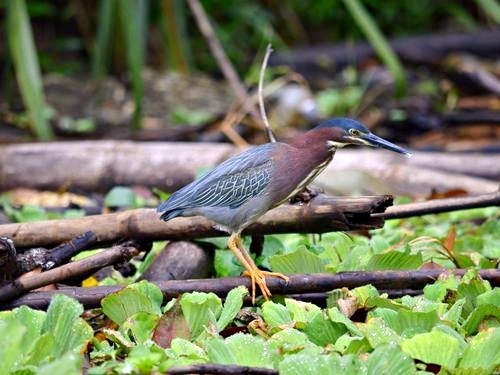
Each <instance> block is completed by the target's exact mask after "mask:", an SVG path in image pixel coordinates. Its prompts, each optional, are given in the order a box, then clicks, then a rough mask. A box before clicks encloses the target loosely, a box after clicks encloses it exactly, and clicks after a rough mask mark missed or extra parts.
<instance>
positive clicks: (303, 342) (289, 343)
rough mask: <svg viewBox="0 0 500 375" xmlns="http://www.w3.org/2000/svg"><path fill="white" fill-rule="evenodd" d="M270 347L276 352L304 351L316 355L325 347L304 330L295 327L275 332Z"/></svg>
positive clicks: (282, 353) (270, 340) (269, 342)
mask: <svg viewBox="0 0 500 375" xmlns="http://www.w3.org/2000/svg"><path fill="white" fill-rule="evenodd" d="M268 344H269V349H270V350H271V351H272V352H274V353H280V354H281V355H284V354H291V353H299V352H302V353H304V354H309V355H316V354H320V353H322V352H323V348H322V347H321V346H318V345H316V344H314V343H312V342H311V341H310V340H309V338H308V337H307V335H306V334H305V333H304V332H301V331H299V330H297V329H295V328H285V329H283V330H281V331H278V332H276V333H275V334H273V335H272V336H271V337H270V339H269V341H268Z"/></svg>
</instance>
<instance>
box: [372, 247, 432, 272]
mask: <svg viewBox="0 0 500 375" xmlns="http://www.w3.org/2000/svg"><path fill="white" fill-rule="evenodd" d="M422 263H423V260H422V255H421V254H420V253H418V254H413V255H412V254H408V253H402V252H400V251H389V252H387V253H384V254H374V255H372V257H371V258H370V260H369V261H368V264H367V265H366V269H368V270H372V271H379V270H412V269H416V268H419V267H420V266H421V265H422Z"/></svg>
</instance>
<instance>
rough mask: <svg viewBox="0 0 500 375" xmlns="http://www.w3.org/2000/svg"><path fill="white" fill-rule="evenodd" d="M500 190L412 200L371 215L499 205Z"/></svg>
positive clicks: (399, 216)
mask: <svg viewBox="0 0 500 375" xmlns="http://www.w3.org/2000/svg"><path fill="white" fill-rule="evenodd" d="M499 206H500V191H496V192H493V193H489V194H481V195H475V196H470V197H459V198H443V199H433V200H430V201H425V202H414V203H408V204H401V205H398V206H392V207H388V208H387V210H386V211H385V212H377V213H372V214H371V216H372V217H380V218H383V219H385V220H389V219H402V218H406V217H413V216H421V215H428V214H438V213H443V212H451V211H457V210H465V209H470V208H483V207H499Z"/></svg>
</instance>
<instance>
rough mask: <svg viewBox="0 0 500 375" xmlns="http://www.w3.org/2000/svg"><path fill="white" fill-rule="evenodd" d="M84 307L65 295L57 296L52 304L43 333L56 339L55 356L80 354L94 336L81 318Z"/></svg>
mask: <svg viewBox="0 0 500 375" xmlns="http://www.w3.org/2000/svg"><path fill="white" fill-rule="evenodd" d="M82 313H83V306H82V305H81V303H79V302H78V301H76V300H74V299H72V298H70V297H67V296H65V295H63V294H56V295H55V296H54V297H53V298H52V301H51V302H50V305H49V308H48V310H47V316H46V318H45V322H44V324H43V327H42V330H41V333H42V334H43V333H45V332H48V333H50V334H51V335H53V337H54V350H53V355H54V356H55V357H60V356H62V355H63V354H65V353H67V352H69V351H76V352H80V351H81V350H82V349H83V347H84V345H86V344H87V343H88V342H89V341H90V339H91V338H92V336H93V330H92V328H91V327H90V326H89V325H88V324H87V322H85V321H84V320H83V319H81V318H80V315H81V314H82Z"/></svg>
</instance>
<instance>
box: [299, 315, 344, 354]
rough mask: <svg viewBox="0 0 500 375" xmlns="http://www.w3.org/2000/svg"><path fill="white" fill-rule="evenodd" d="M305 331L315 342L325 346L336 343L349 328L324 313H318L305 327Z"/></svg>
mask: <svg viewBox="0 0 500 375" xmlns="http://www.w3.org/2000/svg"><path fill="white" fill-rule="evenodd" d="M303 332H304V333H305V334H306V335H307V337H308V338H309V340H311V342H313V343H314V344H316V345H319V346H325V345H328V344H331V343H335V342H336V341H337V339H338V338H339V337H340V336H342V335H343V334H344V333H346V332H347V328H346V326H345V325H344V324H342V323H335V322H332V321H331V320H330V319H328V318H327V317H326V316H324V315H323V314H318V315H316V316H315V317H314V318H313V319H312V320H311V321H310V322H309V323H308V324H307V325H306V326H305V327H304V329H303Z"/></svg>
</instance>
